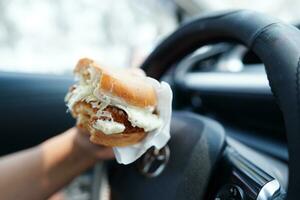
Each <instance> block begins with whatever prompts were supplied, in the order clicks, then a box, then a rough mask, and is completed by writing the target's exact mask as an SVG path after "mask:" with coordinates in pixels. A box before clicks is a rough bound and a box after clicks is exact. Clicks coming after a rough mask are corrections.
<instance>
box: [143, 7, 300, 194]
mask: <svg viewBox="0 0 300 200" xmlns="http://www.w3.org/2000/svg"><path fill="white" fill-rule="evenodd" d="M224 41H234V42H238V43H241V44H244V45H245V46H247V47H248V48H249V49H251V50H252V51H253V52H254V53H255V54H256V55H257V56H258V57H259V58H260V59H261V60H262V62H263V63H264V65H265V68H266V72H267V76H268V79H269V83H270V86H271V89H272V92H273V94H274V96H275V97H276V99H277V102H278V104H279V106H280V108H281V110H282V113H283V116H284V121H285V126H286V133H287V139H288V150H289V187H288V193H287V199H296V198H297V195H298V189H300V186H299V182H300V171H299V170H298V169H300V162H299V161H298V158H297V153H298V152H300V145H299V144H298V141H300V135H299V133H300V58H299V56H300V46H299V45H297V44H300V32H299V30H298V29H297V28H295V27H293V26H291V25H288V24H285V23H283V22H281V21H280V20H277V19H274V18H272V17H269V16H266V15H264V14H261V13H257V12H254V11H247V10H237V11H229V12H221V13H220V12H219V13H215V14H213V15H208V16H203V17H201V18H199V19H196V20H194V21H192V22H189V23H187V24H185V25H183V26H182V27H180V28H179V29H178V30H177V31H175V32H174V33H173V34H171V35H170V36H169V37H168V38H167V39H166V40H164V41H163V42H162V43H161V44H160V45H158V47H157V48H156V49H155V50H154V51H153V52H152V53H151V54H150V55H149V57H148V58H147V59H146V60H145V62H144V63H143V64H142V68H143V69H144V70H145V71H146V73H147V75H149V76H152V77H154V78H157V79H159V78H161V76H162V75H163V74H164V73H165V72H166V71H167V70H168V69H169V68H170V67H171V66H172V65H173V64H175V63H176V62H178V61H179V60H181V59H182V58H184V57H185V56H186V55H188V54H189V53H191V52H193V51H194V50H196V49H197V48H199V47H201V46H203V45H206V44H211V43H217V42H224Z"/></svg>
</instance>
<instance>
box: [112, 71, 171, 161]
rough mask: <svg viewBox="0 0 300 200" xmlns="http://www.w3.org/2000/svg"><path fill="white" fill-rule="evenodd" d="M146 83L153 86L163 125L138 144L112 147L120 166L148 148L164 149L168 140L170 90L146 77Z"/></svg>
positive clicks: (166, 84)
mask: <svg viewBox="0 0 300 200" xmlns="http://www.w3.org/2000/svg"><path fill="white" fill-rule="evenodd" d="M147 81H149V83H151V84H152V85H153V87H154V88H155V90H156V95H157V99H158V104H157V111H158V112H159V115H160V117H161V119H162V120H163V125H162V126H161V127H160V128H159V129H156V130H154V131H152V132H150V133H148V134H147V136H146V137H145V138H144V139H143V140H142V141H141V142H139V143H138V144H134V145H131V146H126V147H114V148H113V150H114V153H115V156H116V160H117V161H118V163H120V164H125V165H127V164H130V163H132V162H134V161H136V160H137V159H138V158H139V157H141V156H142V155H143V154H144V153H145V152H146V151H147V150H148V149H149V148H150V147H152V146H154V147H156V148H157V149H161V148H162V147H164V146H165V145H166V144H167V142H168V141H169V139H170V123H171V115H172V96H173V95H172V90H171V88H170V86H169V84H168V83H166V82H164V81H162V82H161V83H159V82H158V81H157V80H155V79H153V78H150V77H147Z"/></svg>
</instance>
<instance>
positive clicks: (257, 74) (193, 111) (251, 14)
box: [0, 1, 300, 200]
mask: <svg viewBox="0 0 300 200" xmlns="http://www.w3.org/2000/svg"><path fill="white" fill-rule="evenodd" d="M180 2H181V1H180ZM178 17H179V18H181V17H182V16H181V15H180V13H179V14H178ZM298 44H300V31H299V30H298V28H297V26H295V25H292V24H289V23H286V22H282V21H281V20H278V19H277V18H276V16H270V15H268V14H262V13H260V12H256V11H250V10H231V11H218V12H208V13H205V14H201V15H199V16H197V17H195V18H192V19H188V20H186V21H184V22H183V23H182V24H180V25H179V26H178V27H177V28H176V30H174V31H173V32H172V33H170V35H169V36H167V37H166V38H164V39H162V40H161V41H160V42H159V43H158V45H156V47H154V48H153V50H152V51H151V53H150V54H149V55H148V56H147V57H146V58H145V60H144V61H143V62H142V64H141V65H140V67H141V68H142V69H143V70H144V71H145V72H146V74H147V75H148V76H150V77H153V78H155V79H157V80H160V81H165V82H167V83H169V84H170V86H171V88H172V91H173V111H172V122H171V131H170V133H171V139H170V141H169V143H168V144H167V146H166V147H164V148H163V149H161V150H160V151H157V150H155V149H150V150H149V152H148V153H149V154H151V155H152V156H153V157H152V158H153V159H152V160H151V159H150V160H151V161H149V157H146V155H145V156H143V157H141V158H140V159H139V160H137V161H136V162H134V163H132V164H129V165H120V164H118V163H117V162H116V161H107V162H103V163H100V162H99V163H98V164H97V165H96V166H95V167H94V168H93V169H91V170H89V171H87V172H86V173H85V175H88V177H89V179H88V181H89V187H88V188H81V189H80V190H79V192H88V193H89V198H88V199H91V200H94V199H105V197H103V194H102V193H105V192H106V190H107V189H108V188H109V190H110V194H111V197H110V198H111V199H114V200H119V199H130V200H135V199H182V200H183V199H195V200H196V199H208V200H209V199H213V200H223V199H236V200H238V199H241V200H242V199H244V200H248V199H249V200H254V199H257V200H268V199H298V195H299V194H298V189H299V181H300V174H299V170H298V169H300V166H299V165H300V162H299V161H298V156H297V155H298V152H299V151H300V145H299V142H300V138H299V132H300V113H299V112H300V104H299V102H300V87H299V84H300V81H299V78H300V75H299V66H300V65H299V55H300V46H299V45H298ZM0 62H1V61H0ZM73 82H74V80H73V77H72V75H71V74H67V75H49V74H42V75H41V74H34V73H23V72H0V103H1V105H0V112H1V126H2V131H1V135H2V137H1V140H0V154H1V155H7V154H9V153H13V152H16V151H19V150H22V149H26V148H29V147H32V146H34V145H37V144H39V143H41V142H42V141H44V140H46V139H48V138H50V137H53V136H54V135H56V134H58V133H60V132H63V131H64V130H66V129H67V128H69V127H72V126H73V125H74V124H75V121H74V119H73V118H72V117H71V116H70V114H67V113H66V106H65V102H64V97H65V94H66V91H67V90H68V88H69V86H70V85H72V83H73ZM12 138H13V139H12ZM149 154H148V155H149ZM160 155H163V158H161V157H160ZM149 162H150V164H151V166H150V167H149V166H148V167H145V165H147V164H149ZM153 163H154V164H153ZM104 196H105V195H104Z"/></svg>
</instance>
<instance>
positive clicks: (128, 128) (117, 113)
mask: <svg viewBox="0 0 300 200" xmlns="http://www.w3.org/2000/svg"><path fill="white" fill-rule="evenodd" d="M97 111H98V109H97V108H92V105H91V104H90V103H87V102H78V103H76V104H75V105H74V114H75V115H79V114H81V115H85V116H86V117H88V118H89V123H90V126H91V124H93V123H95V122H96V121H97V120H98V119H101V120H110V118H109V117H105V116H101V117H97V116H96V113H97ZM103 111H106V112H109V113H111V116H112V118H113V120H114V121H115V122H118V123H121V124H123V125H124V126H125V130H124V131H123V132H122V133H123V134H130V133H136V132H144V129H143V128H139V127H133V126H132V125H131V122H130V121H129V120H128V116H127V114H126V112H125V111H123V110H122V109H120V108H117V107H115V106H107V107H106V108H105V109H103Z"/></svg>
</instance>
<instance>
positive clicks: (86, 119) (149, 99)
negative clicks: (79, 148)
mask: <svg viewBox="0 0 300 200" xmlns="http://www.w3.org/2000/svg"><path fill="white" fill-rule="evenodd" d="M74 74H75V76H76V77H77V79H78V81H77V83H75V84H74V85H73V86H71V88H70V89H69V92H68V93H67V95H66V97H65V101H66V104H67V106H68V110H69V111H70V112H71V114H72V116H73V117H74V118H76V119H77V126H78V127H81V128H84V129H86V130H88V132H89V133H90V140H91V142H93V143H95V144H100V145H104V146H110V147H116V146H128V145H133V144H135V143H138V142H139V141H141V140H142V139H144V138H145V137H146V135H147V133H149V132H151V131H153V130H155V129H157V128H159V127H160V126H161V125H162V120H161V118H160V117H159V113H158V112H157V110H156V106H157V96H156V92H155V89H154V88H153V86H152V85H151V84H150V83H149V82H148V81H147V78H146V77H145V76H141V75H137V74H133V73H129V72H128V71H125V70H118V71H113V70H111V69H108V68H104V67H101V66H99V65H98V64H96V63H95V62H94V61H93V60H91V59H88V58H84V59H81V60H79V62H78V64H77V65H76V67H75V69H74Z"/></svg>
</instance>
